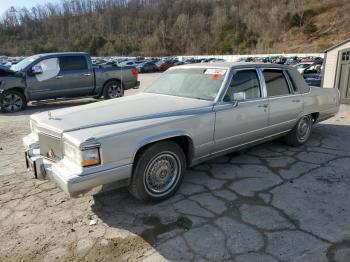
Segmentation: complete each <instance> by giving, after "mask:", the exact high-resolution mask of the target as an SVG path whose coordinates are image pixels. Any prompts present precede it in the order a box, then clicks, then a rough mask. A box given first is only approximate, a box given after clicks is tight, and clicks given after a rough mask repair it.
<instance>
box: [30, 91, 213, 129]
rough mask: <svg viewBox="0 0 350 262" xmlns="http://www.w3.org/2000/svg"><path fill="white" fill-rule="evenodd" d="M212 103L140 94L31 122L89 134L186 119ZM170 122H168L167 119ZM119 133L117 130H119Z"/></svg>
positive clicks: (43, 115) (53, 113) (49, 114)
mask: <svg viewBox="0 0 350 262" xmlns="http://www.w3.org/2000/svg"><path fill="white" fill-rule="evenodd" d="M212 105H213V102H212V101H206V100H199V99H192V98H183V97H176V96H168V95H160V94H151V93H140V94H137V95H132V96H127V97H122V98H117V99H111V100H106V101H101V102H96V103H91V104H88V105H82V106H76V107H71V108H65V109H58V110H53V111H47V112H42V113H37V114H34V115H32V116H31V120H32V121H34V123H35V124H36V125H37V127H38V130H39V131H43V132H47V133H48V134H53V133H54V134H56V135H62V133H63V132H71V131H77V130H84V131H89V129H96V127H100V126H106V125H115V124H126V123H130V125H133V123H135V122H136V121H142V122H143V123H145V120H154V119H157V122H158V123H159V120H160V119H162V118H164V121H168V120H169V117H176V118H178V117H179V116H186V115H190V114H193V113H194V112H196V111H198V110H199V109H201V108H202V109H204V108H206V109H208V107H211V106H212ZM165 119H166V120H165ZM116 131H117V130H116Z"/></svg>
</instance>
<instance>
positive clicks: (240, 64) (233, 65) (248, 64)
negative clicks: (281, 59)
mask: <svg viewBox="0 0 350 262" xmlns="http://www.w3.org/2000/svg"><path fill="white" fill-rule="evenodd" d="M251 67H262V68H289V67H288V66H287V65H280V64H272V63H257V62H214V63H201V64H186V65H179V66H176V67H175V68H251ZM172 68H174V67H172Z"/></svg>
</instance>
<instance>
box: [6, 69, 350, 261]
mask: <svg viewBox="0 0 350 262" xmlns="http://www.w3.org/2000/svg"><path fill="white" fill-rule="evenodd" d="M152 79H154V74H147V75H140V80H141V83H142V87H144V86H145V85H146V83H147V82H150V81H152ZM135 92H138V91H137V90H129V91H127V95H130V94H133V93H135ZM93 101H96V100H92V99H80V100H75V101H70V102H67V101H65V102H55V103H53V104H52V103H51V104H47V103H40V104H36V105H31V106H29V109H28V110H27V111H24V112H21V113H17V114H0V133H1V138H0V185H1V187H0V224H1V230H0V239H1V241H0V261H124V260H129V261H165V260H171V261H178V260H186V261H188V260H192V261H198V260H200V261H206V260H209V261H219V260H227V261H237V262H244V261H247V262H265V261H271V262H274V261H293V262H294V261H298V262H301V261H306V262H322V261H338V262H348V261H350V172H349V169H350V106H342V107H341V112H340V113H339V114H338V115H337V116H336V117H334V118H333V119H330V120H328V121H326V122H324V123H321V124H318V125H317V126H315V128H314V130H313V134H312V137H311V139H310V141H309V142H308V143H307V144H306V145H305V146H302V147H294V148H293V147H288V146H286V145H285V144H283V143H282V142H281V141H273V142H269V143H265V144H262V145H260V146H257V147H254V148H252V149H249V150H244V151H240V152H238V153H234V154H230V155H227V156H224V157H220V158H217V159H215V160H212V161H209V162H206V163H204V164H202V165H199V166H197V167H195V168H193V169H191V170H188V172H187V174H186V176H185V181H184V183H183V185H182V187H181V188H180V190H179V192H178V193H177V194H176V195H175V196H174V197H172V198H171V199H169V200H166V201H164V202H162V203H159V204H157V205H155V204H143V203H140V202H138V201H137V200H135V199H134V198H132V197H131V196H130V195H129V194H128V192H127V191H126V189H125V188H123V187H122V188H116V187H115V185H114V186H110V187H105V188H102V190H101V191H100V192H95V194H93V193H90V194H87V195H85V196H84V197H80V198H75V199H70V198H68V197H67V196H66V195H65V194H64V193H62V192H61V190H60V189H59V188H57V187H56V185H55V184H54V183H52V182H50V181H39V180H35V179H33V178H31V177H30V175H29V173H27V172H26V169H25V163H24V153H23V147H22V142H21V138H22V137H23V136H24V135H26V134H27V133H28V132H29V126H28V116H29V115H30V114H32V113H34V112H36V111H39V110H40V111H41V110H52V109H54V108H61V107H67V106H74V105H81V104H84V103H90V102H93ZM95 191H96V190H95Z"/></svg>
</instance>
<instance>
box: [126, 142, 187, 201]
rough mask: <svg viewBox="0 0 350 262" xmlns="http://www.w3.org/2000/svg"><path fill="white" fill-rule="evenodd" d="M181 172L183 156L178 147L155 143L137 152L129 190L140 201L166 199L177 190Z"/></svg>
mask: <svg viewBox="0 0 350 262" xmlns="http://www.w3.org/2000/svg"><path fill="white" fill-rule="evenodd" d="M185 169H186V159H185V155H184V153H183V151H182V149H181V147H180V146H179V145H178V144H176V143H174V142H171V141H166V142H159V143H156V144H154V145H151V146H149V147H147V148H146V149H145V150H143V151H142V152H141V155H140V157H139V158H138V160H137V162H136V164H135V168H134V172H133V176H132V179H131V182H130V185H129V191H130V193H131V194H132V195H133V196H134V197H136V198H138V199H140V200H142V201H149V200H152V201H160V200H163V199H166V198H168V197H170V196H172V195H173V194H175V192H176V191H177V190H178V188H179V187H180V185H181V183H182V180H183V176H184V172H185Z"/></svg>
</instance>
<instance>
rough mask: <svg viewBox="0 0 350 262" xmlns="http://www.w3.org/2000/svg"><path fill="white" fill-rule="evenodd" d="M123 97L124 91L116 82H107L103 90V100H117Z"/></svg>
mask: <svg viewBox="0 0 350 262" xmlns="http://www.w3.org/2000/svg"><path fill="white" fill-rule="evenodd" d="M122 96H124V89H123V87H122V86H121V83H120V82H118V81H110V82H108V83H107V84H106V85H105V87H104V89H103V97H104V99H111V98H118V97H122Z"/></svg>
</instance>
